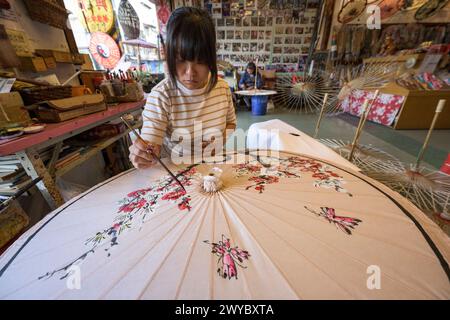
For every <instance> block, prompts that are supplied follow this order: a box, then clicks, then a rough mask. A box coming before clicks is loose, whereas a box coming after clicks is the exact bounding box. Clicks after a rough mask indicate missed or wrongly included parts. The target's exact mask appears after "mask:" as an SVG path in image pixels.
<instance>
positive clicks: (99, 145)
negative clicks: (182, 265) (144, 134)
mask: <svg viewBox="0 0 450 320" xmlns="http://www.w3.org/2000/svg"><path fill="white" fill-rule="evenodd" d="M141 126H142V121H140V122H137V123H136V124H135V125H134V126H133V128H135V129H137V128H140V127H141ZM130 131H131V130H129V129H127V130H125V131H124V132H122V133H120V134H118V135H116V136H114V137H111V138H107V139H104V140H101V141H99V142H96V143H95V144H94V145H93V146H92V147H90V148H89V149H88V150H87V151H85V152H83V153H82V154H81V155H80V157H79V158H76V159H74V160H73V161H70V162H68V163H67V164H66V165H64V166H63V167H61V168H59V169H56V171H55V175H56V177H60V176H62V175H64V174H66V173H67V172H69V171H71V170H72V169H74V168H75V167H77V166H79V165H80V164H82V163H83V162H85V161H86V160H88V159H89V158H91V157H93V156H94V155H95V154H97V153H98V152H100V151H101V150H103V149H105V148H107V147H108V146H110V145H111V144H113V143H114V142H116V141H117V140H119V139H121V138H123V137H124V136H126V135H127V134H129V133H130Z"/></svg>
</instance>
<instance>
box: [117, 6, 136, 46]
mask: <svg viewBox="0 0 450 320" xmlns="http://www.w3.org/2000/svg"><path fill="white" fill-rule="evenodd" d="M118 16H119V22H120V25H121V26H122V29H123V33H124V35H125V38H126V39H137V38H139V33H140V22H139V17H138V15H137V13H136V11H135V10H134V8H133V6H132V5H131V4H130V3H129V2H128V1H127V0H122V1H120V5H119V14H118Z"/></svg>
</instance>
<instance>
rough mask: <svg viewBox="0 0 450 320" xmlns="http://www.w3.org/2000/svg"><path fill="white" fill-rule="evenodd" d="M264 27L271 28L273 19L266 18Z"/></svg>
mask: <svg viewBox="0 0 450 320" xmlns="http://www.w3.org/2000/svg"><path fill="white" fill-rule="evenodd" d="M266 25H267V26H268V27H271V26H272V25H273V18H272V17H268V18H267V19H266Z"/></svg>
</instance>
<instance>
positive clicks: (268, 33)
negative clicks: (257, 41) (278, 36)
mask: <svg viewBox="0 0 450 320" xmlns="http://www.w3.org/2000/svg"><path fill="white" fill-rule="evenodd" d="M271 38H272V31H271V30H266V40H267V39H268V40H270V39H271Z"/></svg>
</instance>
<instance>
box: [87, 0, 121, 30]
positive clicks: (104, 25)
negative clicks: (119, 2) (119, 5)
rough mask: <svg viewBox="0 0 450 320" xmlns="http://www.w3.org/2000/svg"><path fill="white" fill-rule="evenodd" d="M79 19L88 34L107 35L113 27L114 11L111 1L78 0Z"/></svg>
mask: <svg viewBox="0 0 450 320" xmlns="http://www.w3.org/2000/svg"><path fill="white" fill-rule="evenodd" d="M78 4H79V6H80V9H81V15H82V19H80V20H81V21H82V22H83V24H84V26H85V27H86V29H87V30H88V32H90V33H91V32H104V33H109V32H110V31H111V29H112V28H113V27H114V10H113V7H112V4H111V0H78Z"/></svg>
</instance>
